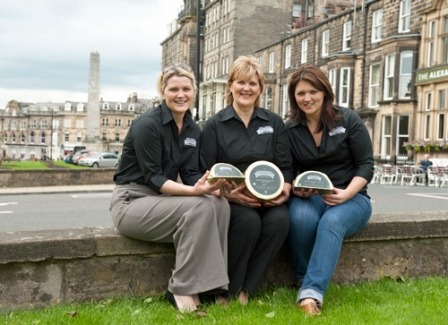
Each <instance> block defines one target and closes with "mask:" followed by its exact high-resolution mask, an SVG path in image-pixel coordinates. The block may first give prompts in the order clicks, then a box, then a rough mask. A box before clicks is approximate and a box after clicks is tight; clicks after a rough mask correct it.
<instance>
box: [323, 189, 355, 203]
mask: <svg viewBox="0 0 448 325" xmlns="http://www.w3.org/2000/svg"><path fill="white" fill-rule="evenodd" d="M351 198H352V195H351V194H350V192H349V191H347V190H342V189H339V188H335V189H334V190H333V192H332V193H331V194H324V195H322V201H324V202H325V204H327V205H330V206H334V205H338V204H342V203H344V202H346V201H348V200H350V199H351Z"/></svg>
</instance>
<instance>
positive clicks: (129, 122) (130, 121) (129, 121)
mask: <svg viewBox="0 0 448 325" xmlns="http://www.w3.org/2000/svg"><path fill="white" fill-rule="evenodd" d="M195 109H196V108H195ZM131 123H132V120H128V127H130V126H131Z"/></svg>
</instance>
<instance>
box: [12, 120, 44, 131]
mask: <svg viewBox="0 0 448 325" xmlns="http://www.w3.org/2000/svg"><path fill="white" fill-rule="evenodd" d="M43 122H46V121H45V120H43ZM46 126H47V125H46V124H45V126H42V127H46ZM19 128H20V130H26V122H25V121H20V124H19Z"/></svg>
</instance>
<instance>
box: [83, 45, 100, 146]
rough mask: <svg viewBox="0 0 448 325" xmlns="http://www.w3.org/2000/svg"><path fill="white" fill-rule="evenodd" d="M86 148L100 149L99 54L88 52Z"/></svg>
mask: <svg viewBox="0 0 448 325" xmlns="http://www.w3.org/2000/svg"><path fill="white" fill-rule="evenodd" d="M86 120H87V123H86V124H87V125H86V127H87V130H86V145H87V149H90V150H95V151H102V144H101V141H100V140H101V138H100V54H99V53H98V52H97V51H93V52H92V53H90V67H89V95H88V102H87V119H86Z"/></svg>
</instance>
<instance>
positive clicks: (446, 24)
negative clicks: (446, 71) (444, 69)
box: [441, 16, 448, 64]
mask: <svg viewBox="0 0 448 325" xmlns="http://www.w3.org/2000/svg"><path fill="white" fill-rule="evenodd" d="M441 37H442V52H441V54H442V57H441V63H442V64H443V63H448V16H445V17H443V31H442V35H441Z"/></svg>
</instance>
